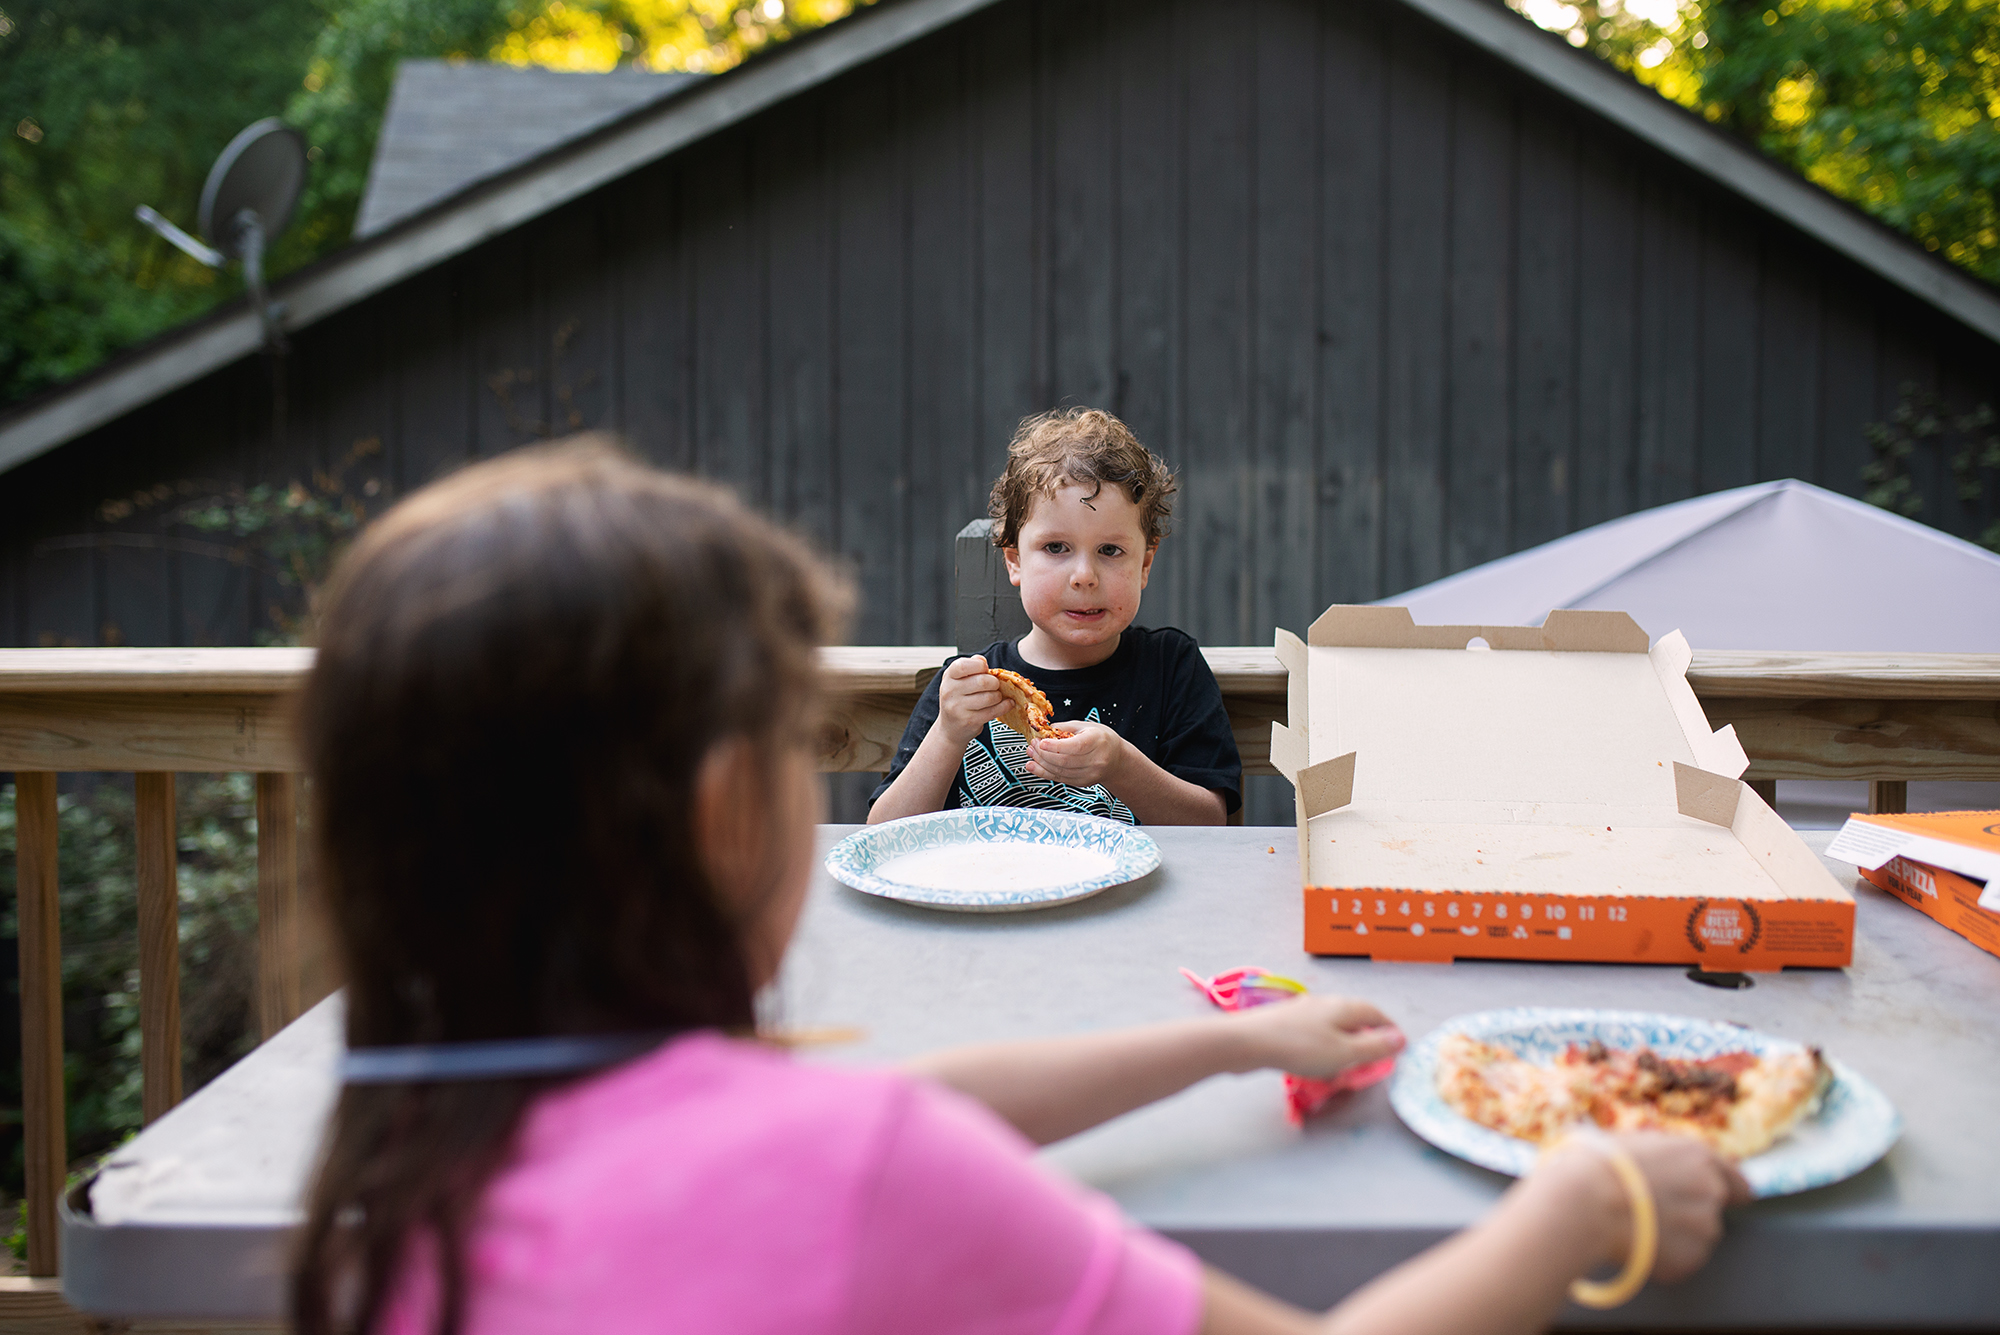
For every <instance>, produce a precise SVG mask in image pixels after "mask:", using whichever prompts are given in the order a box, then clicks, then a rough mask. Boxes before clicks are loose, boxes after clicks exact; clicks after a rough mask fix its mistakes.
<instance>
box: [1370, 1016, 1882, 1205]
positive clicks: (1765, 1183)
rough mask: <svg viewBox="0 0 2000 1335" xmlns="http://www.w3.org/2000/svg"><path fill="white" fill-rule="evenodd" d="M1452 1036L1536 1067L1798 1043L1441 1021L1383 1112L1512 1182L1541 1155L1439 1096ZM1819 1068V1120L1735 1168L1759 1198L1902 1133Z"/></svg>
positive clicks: (1595, 1020) (1624, 1020)
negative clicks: (1596, 1057)
mask: <svg viewBox="0 0 2000 1335" xmlns="http://www.w3.org/2000/svg"><path fill="white" fill-rule="evenodd" d="M1452 1034H1465V1035H1467V1036H1468V1037H1471V1038H1476V1039H1479V1040H1481V1041H1483V1042H1488V1043H1495V1044H1498V1045H1500V1046H1501V1047H1505V1048H1509V1049H1512V1050H1513V1051H1514V1052H1517V1053H1519V1054H1520V1055H1521V1056H1523V1057H1525V1058H1527V1059H1528V1060H1529V1061H1532V1062H1537V1063H1552V1062H1554V1061H1555V1059H1556V1058H1557V1057H1558V1056H1559V1055H1561V1053H1562V1052H1563V1050H1564V1049H1565V1048H1567V1047H1568V1046H1569V1045H1570V1044H1571V1043H1587V1042H1589V1041H1590V1040H1591V1039H1593V1038H1594V1039H1597V1040H1598V1041H1600V1042H1602V1043H1603V1044H1604V1045H1605V1046H1607V1047H1613V1048H1625V1049H1628V1050H1629V1049H1632V1048H1638V1047H1648V1048H1651V1049H1653V1051H1655V1052H1657V1053H1659V1054H1660V1055H1661V1056H1663V1057H1697V1058H1698V1057H1712V1056H1715V1055H1716V1054H1717V1053H1722V1052H1745V1051H1748V1052H1756V1053H1760V1054H1762V1053H1778V1052H1796V1051H1798V1049H1799V1045H1798V1044H1797V1043H1793V1042H1789V1041H1787V1040H1785V1039H1782V1038H1773V1037H1772V1036H1771V1035H1769V1034H1761V1033H1758V1032H1757V1031H1756V1030H1754V1029H1739V1028H1737V1027H1736V1026H1735V1025H1728V1024H1718V1023H1716V1022H1715V1021H1713V1020H1697V1019H1692V1018H1689V1017H1687V1016H1684V1015H1654V1014H1649V1013H1647V1012H1644V1011H1607V1010H1559V1009H1554V1008H1550V1007H1543V1006H1517V1007H1514V1008H1512V1009H1509V1010H1497V1011H1481V1012H1479V1013H1478V1014H1476V1015H1461V1016H1458V1017H1457V1018H1456V1019H1452V1020H1447V1021H1445V1022H1444V1023H1443V1024H1442V1025H1439V1026H1438V1027H1437V1028H1436V1029H1434V1030H1432V1031H1431V1032H1430V1033H1428V1034H1426V1035H1425V1036H1424V1037H1423V1039H1422V1040H1421V1041H1420V1042H1418V1043H1417V1044H1416V1046H1414V1047H1412V1048H1411V1049H1410V1050H1409V1052H1408V1053H1406V1054H1405V1055H1404V1057H1403V1059H1402V1060H1401V1061H1400V1062H1398V1063H1397V1064H1396V1075H1395V1079H1394V1080H1393V1081H1391V1082H1390V1085H1389V1103H1390V1106H1392V1107H1393V1108H1395V1110H1396V1114H1397V1116H1399V1117H1401V1118H1402V1119H1403V1121H1404V1122H1405V1123H1407V1124H1408V1125H1409V1128H1410V1130H1412V1131H1414V1132H1416V1133H1417V1134H1418V1135H1420V1136H1422V1137H1423V1138H1424V1139H1425V1140H1428V1141H1429V1142H1430V1143H1431V1144H1433V1145H1435V1146H1437V1147H1438V1148H1439V1149H1441V1150H1445V1151H1448V1152H1449V1153H1452V1154H1455V1155H1457V1156H1458V1157H1459V1158H1461V1159H1466V1160H1470V1161H1471V1162H1473V1163H1476V1164H1478V1165H1480V1166H1481V1167H1482V1168H1491V1169H1493V1170H1494V1171H1496V1172H1501V1173H1507V1174H1510V1175H1512V1176H1514V1177H1520V1176H1521V1175H1523V1174H1524V1173H1526V1172H1527V1171H1528V1170H1529V1169H1530V1168H1532V1167H1534V1164H1535V1157H1536V1155H1537V1154H1539V1153H1540V1150H1539V1149H1538V1148H1537V1147H1536V1146H1534V1145H1532V1144H1530V1143H1529V1142H1527V1141H1525V1140H1519V1139H1516V1138H1515V1137H1513V1136H1509V1135H1504V1134H1502V1133H1501V1132H1498V1131H1495V1130H1492V1129H1491V1128H1489V1127H1483V1126H1481V1125H1479V1124H1478V1123H1477V1122H1474V1121H1472V1120H1471V1119H1470V1118H1467V1117H1464V1116H1462V1115H1461V1114H1459V1113H1458V1112H1457V1111H1455V1110H1454V1109H1453V1108H1452V1107H1451V1105H1450V1104H1448V1103H1446V1102H1445V1101H1444V1097H1443V1096H1442V1095H1440V1094H1439V1093H1438V1089H1437V1063H1438V1048H1439V1046H1440V1045H1441V1044H1442V1043H1443V1042H1444V1040H1445V1039H1446V1038H1447V1037H1449V1036H1450V1035H1452ZM1827 1065H1828V1066H1830V1067H1832V1068H1833V1081H1832V1083H1831V1084H1830V1085H1829V1086H1828V1087H1827V1090H1826V1093H1825V1094H1824V1095H1823V1096H1822V1097H1821V1099H1820V1106H1819V1111H1818V1112H1816V1113H1814V1114H1813V1115H1811V1116H1809V1117H1807V1118H1806V1119H1805V1120H1804V1121H1802V1122H1800V1123H1799V1125H1798V1126H1797V1127H1795V1128H1794V1129H1793V1130H1792V1133H1791V1134H1790V1135H1788V1136H1786V1137H1785V1138H1784V1139H1782V1140H1780V1141H1779V1142H1778V1143H1777V1144H1776V1145H1773V1146H1772V1147H1771V1148H1770V1149H1768V1150H1766V1151H1765V1152H1764V1153H1762V1154H1759V1155H1756V1156H1754V1157H1753V1158H1749V1159H1745V1160H1744V1161H1743V1162H1742V1163H1741V1164H1739V1165H1738V1167H1739V1168H1741V1169H1742V1170H1743V1176H1744V1177H1745V1178H1746V1179H1748V1180H1749V1183H1750V1189H1751V1190H1752V1191H1753V1192H1755V1193H1756V1194H1757V1195H1758V1196H1789V1195H1791V1194H1792V1193H1793V1192H1798V1191H1808V1190H1810V1189H1812V1188H1813V1187H1823V1186H1826V1185H1827V1184H1828V1183H1831V1182H1838V1181H1840V1180H1841V1179H1843V1178H1848V1177H1852V1176H1854V1175H1855V1174H1856V1173H1858V1172H1860V1171H1861V1170H1862V1169H1864V1168H1866V1167H1868V1166H1869V1165H1870V1164H1872V1163H1874V1162H1875V1161H1876V1160H1877V1159H1879V1158H1881V1157H1882V1156H1883V1155H1884V1154H1887V1153H1888V1152H1889V1147H1890V1146H1891V1145H1894V1144H1895V1143H1896V1138H1897V1137H1898V1136H1899V1135H1901V1134H1902V1131H1903V1120H1902V1118H1901V1117H1899V1116H1898V1115H1897V1113H1896V1109H1895V1106H1894V1105H1893V1104H1891V1103H1890V1102H1889V1100H1888V1099H1887V1098H1886V1097H1885V1096H1884V1095H1883V1093H1882V1091H1881V1090H1879V1089H1877V1088H1875V1086H1874V1085H1872V1084H1870V1083H1869V1082H1868V1081H1867V1080H1866V1079H1864V1078H1862V1077H1861V1076H1860V1075H1858V1074H1856V1073H1855V1071H1854V1070H1853V1069H1852V1068H1851V1067H1848V1066H1845V1065H1843V1064H1842V1063H1840V1062H1838V1061H1835V1060H1834V1059H1833V1058H1831V1057H1829V1058H1827Z"/></svg>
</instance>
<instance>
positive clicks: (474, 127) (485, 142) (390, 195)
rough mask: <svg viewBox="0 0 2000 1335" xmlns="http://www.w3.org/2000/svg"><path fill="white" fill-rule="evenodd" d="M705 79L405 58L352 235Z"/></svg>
mask: <svg viewBox="0 0 2000 1335" xmlns="http://www.w3.org/2000/svg"><path fill="white" fill-rule="evenodd" d="M700 77H701V76H700V75H697V74H683V73H673V74H653V73H649V72H645V71H640V70H617V71H614V72H613V73H610V74H573V73H569V72H566V71H560V70H544V69H533V68H528V69H523V68H520V67H517V66H514V65H486V64H472V63H467V62H453V61H444V60H406V61H404V62H403V63H402V65H401V66H400V67H398V69H397V70H396V87H395V90H394V91H393V92H392V93H391V94H390V95H389V110H388V112H387V114H385V115H384V117H383V119H382V134H381V138H379V139H377V140H376V142H375V161H374V163H373V164H372V165H371V166H370V167H369V169H368V189H367V192H366V193H365V194H364V195H363V196H362V199H361V213H360V216H359V217H357V218H356V219H355V223H354V235H355V236H356V237H364V236H369V235H372V234H374V233H376V232H380V231H383V230H385V229H386V228H388V227H391V226H393V225H394V224H396V223H398V222H401V221H402V220H403V219H405V218H407V217H410V216H411V215H412V214H416V213H421V212H423V211H424V210H425V209H427V208H429V207H430V206H431V205H433V204H435V203H437V202H438V201H439V200H441V199H444V198H446V197H447V196H450V195H455V194H457V193H458V192H459V191H461V190H463V189H465V187H467V186H469V185H471V184H473V183H474V182H475V181H483V180H485V179H486V178H487V177H489V176H495V175H498V174H499V173H501V172H503V171H506V170H507V169H508V168H509V167H512V166H514V165H515V164H517V163H521V162H526V161H527V160H528V159H529V158H532V157H535V156H537V155H539V154H541V153H544V152H547V151H548V150H549V149H551V148H554V147H555V146H556V145H558V144H561V143H565V142H567V141H569V140H571V139H575V138H577V137H578V136H580V135H583V134H587V133H589V132H590V131H592V130H594V129H596V128H597V127H598V126H600V125H604V124H606V123H608V122H610V121H614V120H617V119H618V118H619V117H620V116H623V115H625V114H627V113H628V112H632V111H636V110H638V109H639V108H640V107H642V106H645V105H646V104H647V103H649V102H654V101H657V100H659V99H660V98H662V97H665V96H666V95H667V94H669V93H672V92H674V91H676V90H678V89H680V88H682V87H684V86H686V85H687V84H688V83H689V82H690V81H691V80H694V79H698V78H700Z"/></svg>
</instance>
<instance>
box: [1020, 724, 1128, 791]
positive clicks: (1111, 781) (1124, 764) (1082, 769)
mask: <svg viewBox="0 0 2000 1335" xmlns="http://www.w3.org/2000/svg"><path fill="white" fill-rule="evenodd" d="M1063 726H1064V727H1065V728H1068V729H1070V730H1071V731H1070V735H1069V736H1067V737H1045V738H1043V739H1042V740H1040V741H1038V742H1035V743H1033V744H1031V745H1030V746H1029V747H1028V772H1029V773H1030V774H1032V775H1034V776H1035V777H1036V778H1038V779H1054V780H1056V781H1057V782H1058V783H1067V784H1071V785H1073V786H1075V787H1078V788H1089V787H1092V786H1094V785H1096V784H1100V783H1101V784H1103V785H1104V786H1105V787H1107V788H1109V789H1111V790H1112V791H1113V792H1116V791H1117V790H1118V789H1119V787H1120V786H1121V785H1120V783H1119V779H1120V778H1121V777H1122V776H1123V774H1124V772H1125V771H1126V769H1127V768H1129V767H1130V765H1131V764H1132V762H1133V761H1135V760H1136V761H1138V762H1139V763H1140V764H1142V765H1145V764H1149V763H1150V762H1148V761H1147V759H1146V758H1145V757H1144V756H1142V755H1140V754H1139V751H1138V748H1136V747H1134V746H1133V745H1132V744H1131V743H1130V742H1128V741H1126V740H1125V739H1124V738H1123V737H1120V736H1119V735H1118V734H1117V733H1115V732H1113V731H1112V730H1111V729H1109V728H1107V727H1105V726H1104V725H1103V724H1102V723H1065V724H1063Z"/></svg>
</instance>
